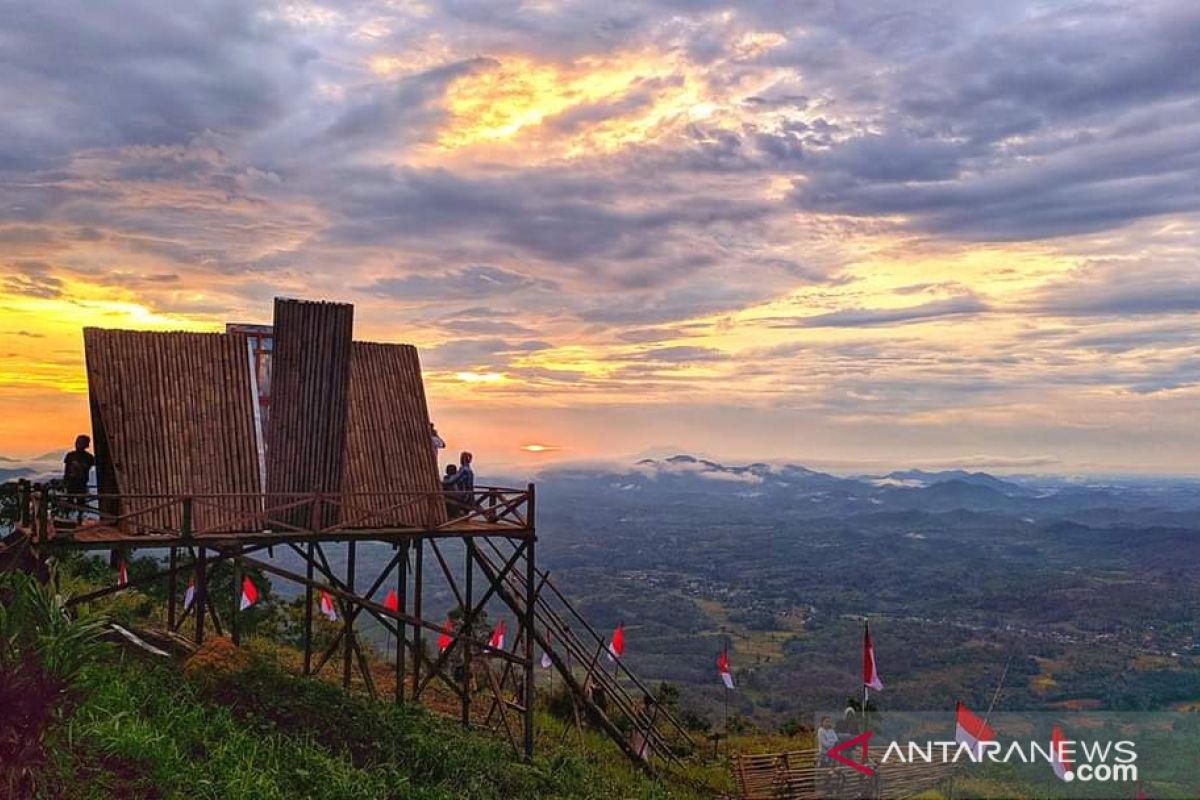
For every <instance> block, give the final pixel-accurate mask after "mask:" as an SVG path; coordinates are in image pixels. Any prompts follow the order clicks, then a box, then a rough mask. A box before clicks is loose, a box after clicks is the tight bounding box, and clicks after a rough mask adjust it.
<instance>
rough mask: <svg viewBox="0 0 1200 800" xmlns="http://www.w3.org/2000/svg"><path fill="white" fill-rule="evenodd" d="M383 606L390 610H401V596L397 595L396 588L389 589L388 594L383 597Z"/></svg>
mask: <svg viewBox="0 0 1200 800" xmlns="http://www.w3.org/2000/svg"><path fill="white" fill-rule="evenodd" d="M383 607H384V608H386V609H387V610H388V611H399V610H400V598H399V597H397V596H396V590H395V589H388V593H387V596H386V597H384V598H383Z"/></svg>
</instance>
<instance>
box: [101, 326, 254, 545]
mask: <svg viewBox="0 0 1200 800" xmlns="http://www.w3.org/2000/svg"><path fill="white" fill-rule="evenodd" d="M243 347H244V345H243V342H242V341H241V340H240V339H235V338H234V337H230V336H226V335H224V334H215V333H178V332H176V333H161V332H146V331H121V330H104V329H99V328H85V329H84V352H85V356H86V360H87V373H88V391H89V400H90V404H91V410H92V428H93V431H94V434H95V437H94V438H95V440H96V456H97V479H98V485H99V487H100V489H101V491H102V492H114V491H119V492H120V493H122V494H127V495H128V494H171V495H184V494H217V493H239V494H243V493H245V494H253V493H257V492H258V491H259V474H258V459H257V455H256V450H255V443H254V422H253V413H254V412H253V406H252V402H253V398H252V397H251V391H250V376H249V371H248V369H247V367H246V354H245V350H244V349H243ZM161 503H162V501H161V500H157V501H156V500H128V501H126V502H125V503H124V504H123V505H122V507H121V508H120V509H119V513H121V514H130V513H132V512H138V511H141V510H143V509H147V508H150V507H151V506H154V505H159V504H161ZM256 508H257V505H256V503H255V500H254V499H253V498H250V497H245V498H237V499H234V500H226V501H223V502H222V503H221V504H219V505H217V504H213V503H205V502H199V501H198V502H197V503H196V506H195V508H194V511H193V525H194V529H196V530H204V529H206V528H209V529H237V528H239V527H245V526H244V525H239V524H236V522H235V520H236V519H237V518H238V517H239V516H241V515H244V514H251V513H253V512H254V511H255V509H256ZM109 509H111V504H110V506H109ZM136 522H138V523H140V524H142V525H150V526H157V527H161V528H174V529H178V527H179V526H180V525H181V523H182V505H181V504H179V503H175V504H173V505H170V506H169V507H165V508H161V509H159V510H156V511H152V512H148V513H144V514H140V515H139V516H137V517H136Z"/></svg>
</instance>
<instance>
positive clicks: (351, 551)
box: [342, 542, 358, 689]
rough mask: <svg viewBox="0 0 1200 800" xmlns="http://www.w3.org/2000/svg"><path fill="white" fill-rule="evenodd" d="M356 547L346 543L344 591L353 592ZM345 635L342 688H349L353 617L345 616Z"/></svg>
mask: <svg viewBox="0 0 1200 800" xmlns="http://www.w3.org/2000/svg"><path fill="white" fill-rule="evenodd" d="M357 549H358V547H357V544H356V543H355V542H347V543H346V589H347V590H348V591H349V592H351V593H353V592H354V557H355V553H356V551H357ZM345 622H346V633H345V636H344V637H343V639H344V642H343V644H344V645H345V649H344V650H343V651H342V686H344V687H345V688H347V689H349V688H350V669H351V667H352V666H353V664H354V616H353V615H352V614H346V617H345Z"/></svg>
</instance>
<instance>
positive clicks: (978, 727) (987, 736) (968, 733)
mask: <svg viewBox="0 0 1200 800" xmlns="http://www.w3.org/2000/svg"><path fill="white" fill-rule="evenodd" d="M954 716H955V722H954V741H956V742H958V743H959V744H966V745H967V746H968V747H970V748H971V752H972V753H974V756H973V757H974V758H975V760H976V761H978V760H980V759H981V758H982V757H983V751H982V750H981V749H980V747H979V744H980V742H993V741H995V740H996V732H995V731H993V730H992V729H991V727H989V726H988V724H987V723H986V722H984V721H983V720H981V719H980V718H979V717H977V716H975V715H974V714H973V713H971V710H970V709H969V708H967V707H966V706H964V705H963V704H962V702H959V703H958V704H957V705H956V706H955V707H954Z"/></svg>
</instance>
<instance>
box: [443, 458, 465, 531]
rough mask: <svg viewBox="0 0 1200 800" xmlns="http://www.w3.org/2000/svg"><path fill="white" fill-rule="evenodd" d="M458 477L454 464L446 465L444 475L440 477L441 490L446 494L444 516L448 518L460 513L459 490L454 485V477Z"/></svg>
mask: <svg viewBox="0 0 1200 800" xmlns="http://www.w3.org/2000/svg"><path fill="white" fill-rule="evenodd" d="M457 477H458V467H457V466H455V465H454V464H447V465H446V476H445V477H444V478H442V492H443V493H444V494H445V496H446V516H447V517H449V518H450V519H454V518H455V517H458V516H461V515H462V505H461V504H460V503H459V492H458V489H457V486H456V485H455V479H456V478H457Z"/></svg>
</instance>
